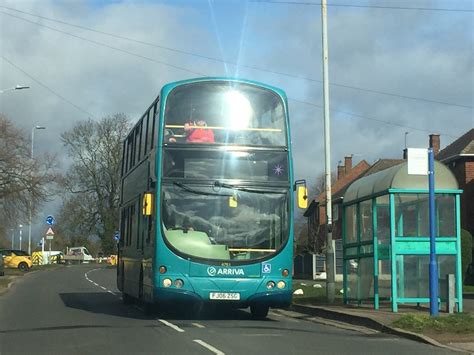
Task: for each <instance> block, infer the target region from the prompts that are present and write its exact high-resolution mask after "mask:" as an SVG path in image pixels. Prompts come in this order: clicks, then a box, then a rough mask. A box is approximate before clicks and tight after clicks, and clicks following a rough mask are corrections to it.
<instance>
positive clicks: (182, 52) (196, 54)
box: [0, 5, 473, 109]
mask: <svg viewBox="0 0 474 355" xmlns="http://www.w3.org/2000/svg"><path fill="white" fill-rule="evenodd" d="M0 8H4V9H8V10H12V11H16V12H19V13H22V14H26V15H29V16H34V17H38V18H41V19H44V20H47V21H51V22H56V23H59V24H63V25H66V26H70V27H74V28H78V29H81V30H86V31H90V32H95V33H99V34H101V35H105V36H109V37H113V38H117V39H121V40H125V41H130V42H135V43H139V44H142V45H146V46H150V47H155V48H160V49H164V50H168V51H171V52H175V53H180V54H185V55H189V56H193V57H196V58H201V59H206V60H210V61H214V62H218V63H222V64H229V65H234V66H240V67H242V68H246V69H251V70H256V71H261V72H266V73H270V74H276V75H281V76H286V77H290V78H294V79H299V80H306V81H309V82H317V83H322V82H323V81H322V80H319V79H312V78H308V77H305V76H300V75H294V74H290V73H285V72H280V71H276V70H271V69H266V68H262V67H258V66H252V65H242V64H238V63H236V62H231V61H226V60H223V59H219V58H215V57H210V56H206V55H202V54H198V53H193V52H189V51H185V50H181V49H176V48H170V47H167V46H163V45H160V44H156V43H151V42H147V41H142V40H138V39H134V38H130V37H125V36H122V35H118V34H115V33H111V32H105V31H101V30H97V29H93V28H90V27H85V26H80V25H76V24H72V23H69V22H65V21H61V20H56V19H52V18H49V17H46V16H41V15H37V14H33V13H30V12H26V11H21V10H18V9H14V8H11V7H7V6H1V5H0ZM3 13H4V14H6V15H10V14H8V13H5V12H3ZM12 16H13V15H12ZM16 18H19V19H23V20H26V19H24V18H21V17H16ZM32 23H35V24H37V25H38V26H45V25H43V24H40V23H37V22H32ZM48 28H49V27H48ZM50 29H51V28H50ZM58 31H59V30H58ZM329 85H330V86H334V87H341V88H345V89H351V90H358V91H364V92H369V93H374V94H379V95H385V96H392V97H397V98H401V99H408V100H415V101H423V102H428V103H435V104H440V105H448V106H455V107H461V108H467V109H472V108H473V106H470V105H463V104H457V103H452V102H446V101H440V100H433V99H427V98H423V97H416V96H409V95H402V94H396V93H391V92H386V91H381V90H375V89H368V88H363V87H359V86H354V85H347V84H339V83H335V82H331V83H329Z"/></svg>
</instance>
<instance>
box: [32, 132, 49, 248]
mask: <svg viewBox="0 0 474 355" xmlns="http://www.w3.org/2000/svg"><path fill="white" fill-rule="evenodd" d="M37 129H46V127H44V126H34V127H33V128H32V129H31V160H32V161H33V157H34V145H35V131H36V130H37ZM32 210H33V200H32V198H31V196H30V200H29V203H28V254H30V255H31V220H32V215H33V211H32Z"/></svg>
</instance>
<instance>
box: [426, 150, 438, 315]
mask: <svg viewBox="0 0 474 355" xmlns="http://www.w3.org/2000/svg"><path fill="white" fill-rule="evenodd" d="M434 173H435V172H434V154H433V148H428V187H429V209H430V211H429V213H430V218H429V220H430V315H431V316H434V317H437V316H438V315H439V309H438V263H437V261H436V221H435V191H434V190H435V179H434Z"/></svg>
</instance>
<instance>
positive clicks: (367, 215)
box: [359, 200, 373, 240]
mask: <svg viewBox="0 0 474 355" xmlns="http://www.w3.org/2000/svg"><path fill="white" fill-rule="evenodd" d="M359 212H360V233H361V237H360V239H361V240H371V239H372V237H373V228H372V200H366V201H362V202H361V203H360V204H359Z"/></svg>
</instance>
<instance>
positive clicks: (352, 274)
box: [346, 259, 359, 299]
mask: <svg viewBox="0 0 474 355" xmlns="http://www.w3.org/2000/svg"><path fill="white" fill-rule="evenodd" d="M358 269H359V263H358V260H357V259H350V260H347V261H346V270H347V298H349V299H356V298H357V284H358V279H359V276H358V275H357V274H358Z"/></svg>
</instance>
